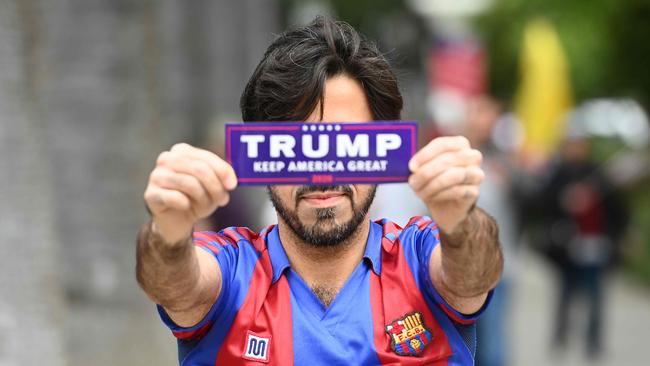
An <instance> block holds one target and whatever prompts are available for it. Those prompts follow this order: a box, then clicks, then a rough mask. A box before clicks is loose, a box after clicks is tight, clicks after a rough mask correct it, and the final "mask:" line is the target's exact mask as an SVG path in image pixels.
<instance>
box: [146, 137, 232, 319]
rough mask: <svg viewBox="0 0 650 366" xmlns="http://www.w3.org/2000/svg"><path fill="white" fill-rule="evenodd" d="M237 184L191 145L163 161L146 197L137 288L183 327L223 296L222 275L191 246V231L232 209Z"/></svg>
mask: <svg viewBox="0 0 650 366" xmlns="http://www.w3.org/2000/svg"><path fill="white" fill-rule="evenodd" d="M236 185H237V178H236V176H235V173H234V171H233V170H232V167H230V165H228V164H227V163H226V162H225V161H223V160H221V159H220V158H219V157H218V156H216V155H214V154H212V153H211V152H208V151H206V150H201V149H197V148H194V147H192V146H190V145H187V144H178V145H175V146H174V147H173V148H172V149H171V150H170V151H166V152H163V153H162V154H160V156H159V157H158V160H157V162H156V167H155V169H154V170H153V171H152V173H151V176H150V178H149V184H148V186H147V189H146V191H145V194H144V198H145V202H146V203H147V206H148V207H149V209H150V211H151V215H152V220H151V221H150V222H149V223H147V224H145V225H144V226H143V227H142V228H141V229H140V233H139V234H138V240H137V253H136V257H137V264H136V276H137V279H138V283H139V284H140V286H141V287H142V289H143V290H144V291H145V292H146V293H147V295H148V296H149V298H151V299H152V300H153V301H154V302H156V303H157V304H160V305H161V306H162V307H163V308H165V310H166V311H167V313H168V315H169V316H170V318H171V319H172V320H173V321H174V322H175V323H176V324H178V325H179V326H182V327H189V326H192V325H194V324H196V323H198V322H199V321H200V320H201V319H202V318H203V317H204V316H205V314H207V312H208V311H209V310H210V307H211V306H212V304H213V303H214V301H215V300H216V299H217V297H218V296H219V292H220V291H221V270H220V268H219V265H218V263H217V261H216V260H215V259H214V257H212V255H210V254H209V253H207V252H206V251H204V250H202V249H200V248H198V247H195V246H194V245H193V244H192V239H191V235H192V227H193V225H194V224H195V222H196V221H198V220H199V219H201V218H204V217H207V216H208V215H210V214H211V213H212V212H213V211H214V210H215V209H216V208H217V207H218V206H224V205H225V204H227V203H228V199H229V195H228V191H229V190H232V189H234V188H235V186H236Z"/></svg>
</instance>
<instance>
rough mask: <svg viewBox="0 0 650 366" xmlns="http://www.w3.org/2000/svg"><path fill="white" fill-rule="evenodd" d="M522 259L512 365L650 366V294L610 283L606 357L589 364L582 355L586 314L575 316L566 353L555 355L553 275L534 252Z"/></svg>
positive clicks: (620, 281)
mask: <svg viewBox="0 0 650 366" xmlns="http://www.w3.org/2000/svg"><path fill="white" fill-rule="evenodd" d="M519 260H520V263H519V265H518V268H519V279H518V282H517V283H516V284H515V288H514V291H513V295H512V296H513V304H512V306H513V307H512V311H513V317H512V323H511V324H510V336H511V348H510V351H511V354H512V357H513V358H512V360H513V362H512V365H513V366H520V365H524V366H537V365H540V366H541V365H558V366H562V365H567V366H568V365H571V366H581V365H626V366H646V365H650V343H649V339H650V290H648V289H647V288H642V287H638V286H634V285H632V284H630V283H629V282H628V281H626V280H625V279H624V278H622V277H621V276H620V275H615V276H612V277H611V278H609V282H607V285H608V287H607V289H606V296H605V309H604V310H605V321H604V329H603V334H604V340H603V341H604V345H605V352H604V355H603V358H602V359H601V360H599V361H598V362H591V363H590V362H588V360H587V359H586V358H585V356H584V348H585V347H584V330H585V327H586V316H585V314H578V312H574V313H572V314H575V315H574V316H572V317H571V321H572V322H573V324H575V325H573V326H572V327H570V328H571V332H572V333H571V334H570V336H569V340H570V343H569V345H568V347H567V349H566V352H565V353H563V354H554V353H553V352H552V350H551V348H550V347H549V340H550V334H551V329H552V322H551V317H552V315H553V314H552V312H553V308H554V303H555V296H556V295H555V291H554V288H553V286H555V283H554V273H553V272H552V269H551V268H550V267H548V266H547V265H546V263H544V262H543V261H542V260H541V259H540V258H539V257H537V256H534V255H533V254H531V253H530V252H523V253H522V255H521V256H520V258H519ZM574 305H582V304H580V303H576V304H574ZM574 308H575V307H574ZM575 310H579V309H575ZM581 315H582V316H581Z"/></svg>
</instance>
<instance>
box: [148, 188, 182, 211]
mask: <svg viewBox="0 0 650 366" xmlns="http://www.w3.org/2000/svg"><path fill="white" fill-rule="evenodd" d="M144 200H145V202H146V203H147V206H149V209H150V210H151V212H152V214H158V213H161V212H163V211H165V210H168V209H172V210H179V211H187V210H189V209H190V207H191V203H190V199H189V197H187V196H186V195H185V194H183V193H182V192H179V191H177V190H173V189H165V188H161V187H155V186H150V187H148V188H147V190H146V191H145V192H144Z"/></svg>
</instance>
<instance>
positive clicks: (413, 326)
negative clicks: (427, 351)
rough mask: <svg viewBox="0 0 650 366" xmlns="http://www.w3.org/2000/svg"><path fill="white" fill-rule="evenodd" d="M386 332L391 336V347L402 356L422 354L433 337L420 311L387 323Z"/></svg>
mask: <svg viewBox="0 0 650 366" xmlns="http://www.w3.org/2000/svg"><path fill="white" fill-rule="evenodd" d="M386 333H388V336H389V337H390V348H392V349H393V352H395V353H396V354H398V355H400V356H420V355H421V354H422V352H424V348H425V347H426V346H427V345H428V344H429V343H431V339H432V335H431V331H430V330H429V328H427V327H426V326H425V324H424V320H423V319H422V314H421V313H420V312H419V311H414V312H412V313H409V314H406V315H404V316H403V317H402V318H400V319H397V320H394V321H393V322H391V323H390V324H388V325H386Z"/></svg>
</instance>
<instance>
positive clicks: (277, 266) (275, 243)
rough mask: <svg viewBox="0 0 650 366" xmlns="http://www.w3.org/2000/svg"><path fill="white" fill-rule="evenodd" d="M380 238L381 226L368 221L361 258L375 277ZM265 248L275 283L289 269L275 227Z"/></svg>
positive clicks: (377, 269)
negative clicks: (366, 235)
mask: <svg viewBox="0 0 650 366" xmlns="http://www.w3.org/2000/svg"><path fill="white" fill-rule="evenodd" d="M381 238H382V227H381V225H379V224H377V223H376V222H373V221H370V232H369V233H368V241H367V242H366V250H365V252H364V254H363V258H364V259H365V260H367V261H369V262H370V263H369V264H370V267H371V268H372V270H373V271H374V272H375V273H376V274H377V275H379V274H381ZM267 248H268V251H269V257H270V259H271V267H272V268H273V282H272V283H275V282H276V281H277V280H278V279H280V276H282V273H284V270H285V269H287V268H288V267H291V265H290V264H289V258H288V257H287V253H286V252H285V251H284V247H282V242H280V230H279V229H278V226H277V225H275V226H274V227H273V229H271V231H270V232H269V233H268V236H267Z"/></svg>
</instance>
